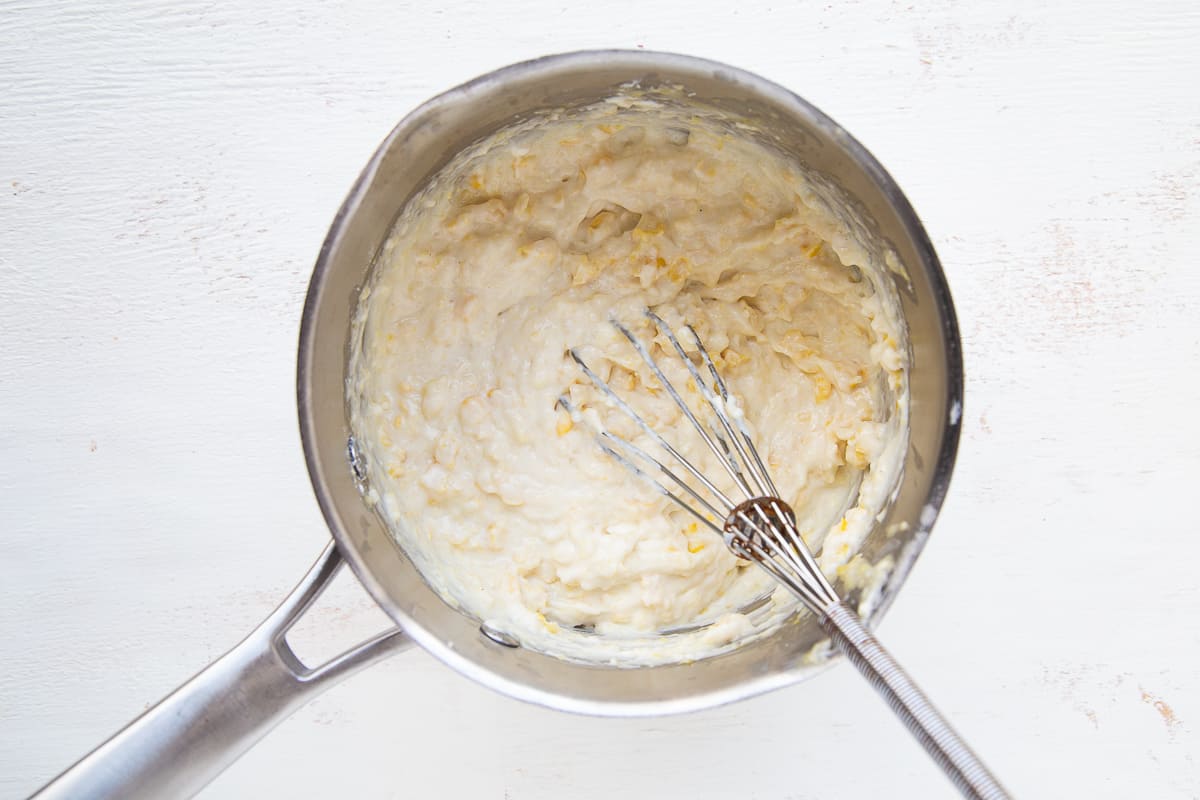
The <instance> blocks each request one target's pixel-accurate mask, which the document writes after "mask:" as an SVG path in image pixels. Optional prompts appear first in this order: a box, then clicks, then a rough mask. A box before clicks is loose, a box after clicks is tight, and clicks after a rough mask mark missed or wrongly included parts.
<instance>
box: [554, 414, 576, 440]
mask: <svg viewBox="0 0 1200 800" xmlns="http://www.w3.org/2000/svg"><path fill="white" fill-rule="evenodd" d="M574 427H575V422H574V421H573V420H572V419H571V418H570V417H561V418H560V419H559V420H558V425H556V426H555V428H554V430H555V432H556V433H557V434H558V435H559V436H566V435H567V434H568V433H570V432H571V429H572V428H574Z"/></svg>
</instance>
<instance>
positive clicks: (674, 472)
mask: <svg viewBox="0 0 1200 800" xmlns="http://www.w3.org/2000/svg"><path fill="white" fill-rule="evenodd" d="M645 314H646V318H647V319H649V320H650V321H651V322H652V323H653V324H654V326H655V327H656V328H657V329H658V330H659V331H660V332H661V333H662V334H663V335H664V336H666V338H667V341H668V342H670V344H671V347H672V349H673V350H674V351H675V354H676V355H677V356H678V357H679V359H680V360H681V361H682V362H683V364H684V366H686V367H687V370H688V372H689V374H690V375H691V378H692V380H693V381H694V383H695V385H696V388H697V389H698V390H699V392H700V395H701V396H702V397H703V399H704V401H705V403H704V406H703V407H702V408H701V409H700V410H699V413H697V410H694V409H692V408H691V407H689V406H688V404H687V403H686V402H685V401H684V399H683V396H682V395H681V394H680V393H679V391H678V390H677V389H676V388H675V386H674V385H673V384H672V383H671V381H670V379H669V378H667V376H666V374H665V373H664V372H663V369H662V367H661V366H659V364H658V363H657V362H656V361H655V359H654V357H653V356H652V355H651V354H650V349H649V348H648V347H647V346H646V345H645V344H644V343H643V342H641V341H640V340H639V339H638V338H637V337H636V336H635V335H634V334H633V333H632V332H631V331H630V330H629V328H627V327H625V326H624V325H623V324H621V323H620V322H619V321H617V320H615V319H614V320H611V322H612V325H613V327H615V328H616V329H617V330H618V331H620V332H621V334H622V335H623V336H624V337H625V338H626V339H628V340H629V343H630V344H632V345H633V347H634V349H635V350H636V351H637V352H638V355H640V356H641V357H642V360H643V361H645V362H646V365H647V366H648V367H649V368H650V371H651V372H652V373H653V374H654V376H655V378H656V379H657V380H658V382H659V384H660V385H661V386H662V388H663V389H664V390H665V391H666V392H667V394H668V395H669V396H670V397H671V399H672V400H673V401H674V402H675V404H676V405H677V406H678V407H679V409H680V411H682V412H683V415H684V416H685V417H687V419H688V421H689V422H691V424H692V426H693V427H694V428H695V430H696V432H697V433H698V434H699V435H700V437H701V439H702V440H703V441H704V443H705V444H706V445H707V446H708V448H709V449H710V450H711V451H712V453H713V454H714V455H715V456H716V458H717V461H718V462H719V463H720V464H721V466H722V467H723V468H724V469H725V471H726V472H727V473H728V474H729V477H730V478H731V479H732V480H733V483H734V484H735V487H736V493H737V494H740V495H741V496H742V497H740V498H736V499H735V498H731V497H730V496H729V495H728V494H726V493H725V492H723V491H722V490H721V489H720V488H718V487H717V485H716V484H715V483H714V482H713V481H712V480H710V479H709V478H708V477H706V476H705V475H704V474H703V473H702V472H701V471H700V470H699V468H697V467H696V466H695V465H694V464H693V463H692V462H691V461H689V460H688V459H687V458H685V457H684V456H683V455H682V454H681V453H680V452H679V450H678V449H676V448H675V447H674V446H673V445H672V444H671V443H670V442H668V441H667V440H666V439H665V438H664V437H663V436H662V435H661V434H659V433H658V432H657V431H655V430H654V429H653V428H652V427H650V425H649V423H647V422H646V420H645V419H644V418H643V417H642V416H641V415H640V414H638V413H637V412H636V411H635V410H634V409H633V408H632V407H631V406H630V405H629V404H628V403H627V402H626V401H625V400H623V399H622V398H621V397H620V396H619V395H618V394H617V393H616V392H615V391H613V389H612V388H611V387H610V386H609V385H608V383H607V382H605V380H604V379H603V378H601V377H600V376H599V375H597V374H596V373H595V372H594V371H593V370H592V369H591V368H590V367H589V366H588V365H587V364H586V363H585V362H584V360H583V359H582V358H581V357H580V355H579V353H578V352H576V350H574V349H572V350H571V351H570V355H571V358H573V359H574V360H575V363H577V364H578V365H579V367H580V369H582V370H583V372H584V374H585V375H587V377H588V379H589V380H590V381H591V382H592V384H593V385H594V386H595V387H596V389H597V390H599V391H600V392H601V393H602V394H603V395H604V396H605V397H606V398H608V400H610V401H611V402H612V404H613V405H614V406H615V407H616V408H617V409H619V410H620V411H621V412H622V413H624V414H625V415H626V416H628V417H629V418H630V419H632V420H633V421H634V422H635V423H636V424H637V426H638V427H639V428H640V429H641V430H642V431H643V432H645V433H646V435H647V436H649V437H650V439H651V440H652V441H654V443H655V444H657V445H658V446H659V447H660V448H661V449H662V450H663V452H664V453H666V455H667V456H668V458H667V459H666V462H669V463H664V461H663V460H660V459H658V458H656V457H655V456H653V455H651V454H650V453H648V452H646V450H644V449H643V448H641V447H639V446H638V445H635V444H634V443H633V442H630V441H629V440H627V439H624V438H622V437H621V436H618V435H616V434H614V433H612V432H611V431H608V430H604V429H599V430H597V431H596V441H597V442H598V443H599V445H600V447H601V449H603V450H604V451H605V452H606V453H608V454H609V455H610V456H612V457H613V458H614V459H616V460H617V461H618V462H619V463H620V464H622V465H623V466H624V467H625V468H626V469H628V470H629V471H630V472H632V473H633V474H635V475H637V476H638V477H639V478H640V479H642V480H643V481H645V482H646V483H647V484H649V485H650V486H652V487H654V489H656V490H657V491H659V492H661V493H662V494H664V495H666V496H667V497H669V498H671V499H672V500H674V501H675V502H676V503H678V504H679V505H680V506H681V507H682V508H684V509H685V510H687V511H688V512H689V513H690V514H692V516H694V517H695V518H696V519H698V520H700V522H701V523H703V524H704V525H706V526H707V527H708V528H710V529H711V530H713V531H714V532H716V533H717V534H718V535H720V536H722V538H723V539H724V540H725V544H726V545H727V546H728V547H729V549H730V550H731V551H732V552H733V553H734V555H736V556H738V557H739V558H744V559H747V560H749V561H753V562H754V563H756V564H758V565H759V566H760V567H762V568H763V569H764V570H766V571H767V572H768V573H770V574H771V576H772V577H774V578H775V579H776V580H777V581H779V582H780V583H782V584H783V585H784V586H786V587H788V588H789V589H790V590H791V591H792V592H793V593H794V594H795V595H796V596H797V597H798V598H799V599H800V600H801V601H802V602H803V603H804V604H805V605H806V606H808V607H809V608H810V609H812V610H813V611H814V612H816V613H818V614H823V613H825V611H826V609H828V608H829V607H830V606H831V605H833V604H836V603H837V602H838V596H837V594H836V593H835V592H834V590H833V587H832V586H831V585H830V584H829V581H828V580H827V579H826V578H825V575H824V574H823V573H822V572H821V570H820V568H819V567H818V566H817V562H816V560H815V559H814V558H813V555H812V553H811V552H809V549H808V547H807V545H805V544H804V540H803V539H802V538H801V536H800V531H799V530H798V528H797V527H796V515H795V512H793V511H792V509H791V507H790V506H789V505H788V504H787V503H786V502H784V501H783V500H782V499H780V497H779V490H778V489H776V488H775V484H774V482H773V481H772V480H771V476H770V474H769V473H768V472H767V467H766V465H765V464H764V463H763V460H762V458H761V457H760V456H759V454H758V450H757V449H756V448H755V446H754V442H753V441H752V440H751V437H750V432H749V429H748V428H747V426H746V424H745V420H744V418H743V417H742V412H741V409H740V406H739V405H738V404H737V401H736V399H735V398H733V397H731V396H730V394H729V389H728V387H727V386H726V385H725V381H724V380H722V378H721V375H720V373H718V372H717V367H716V365H715V364H714V363H713V359H712V357H711V356H710V355H709V353H708V350H707V349H706V348H705V347H704V343H703V342H702V341H701V340H700V336H699V334H697V333H696V330H695V328H693V327H692V326H691V325H687V326H685V330H686V331H687V333H688V335H689V338H690V339H691V340H692V342H693V344H694V345H695V349H696V353H697V355H698V357H699V359H698V360H699V361H700V363H701V364H702V365H703V366H704V367H705V368H706V371H707V372H708V375H709V377H708V378H705V377H704V375H703V374H702V373H701V371H700V368H698V367H697V366H696V363H695V362H694V361H693V359H692V357H691V356H689V355H688V353H687V351H686V350H685V349H684V347H683V345H682V344H681V343H680V341H679V339H678V337H676V335H675V332H674V331H672V330H671V327H670V326H669V325H667V323H666V322H664V321H663V319H662V318H661V317H659V316H658V315H657V314H655V313H654V312H653V311H650V310H649V309H647V310H646V312H645ZM559 403H560V404H561V405H562V407H563V408H564V409H566V411H567V412H568V413H570V414H571V415H572V416H573V417H575V416H578V413H577V410H576V408H575V406H574V405H573V404H572V402H571V400H570V398H568V397H567V396H566V395H565V394H564V395H562V396H561V397H559ZM705 408H706V409H707V410H705ZM701 417H705V418H706V420H705V421H702V420H701ZM671 463H673V464H674V465H675V466H674V468H672V466H670V464H671ZM680 470H681V471H682V472H683V473H684V476H681V475H680V474H679V471H680ZM657 475H661V476H662V478H663V479H660V478H659V477H657ZM664 480H665V482H664Z"/></svg>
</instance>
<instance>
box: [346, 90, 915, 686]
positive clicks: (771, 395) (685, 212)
mask: <svg viewBox="0 0 1200 800" xmlns="http://www.w3.org/2000/svg"><path fill="white" fill-rule="evenodd" d="M855 230H857V229H856V228H854V227H853V226H848V225H847V224H845V223H844V222H843V221H842V220H841V219H840V218H839V216H838V215H837V213H835V212H834V211H833V210H831V207H830V205H829V203H828V202H826V201H825V200H824V199H823V195H821V194H820V193H819V192H818V191H815V190H814V187H813V185H812V184H811V183H810V182H809V181H808V180H806V178H805V176H804V174H803V172H802V171H801V169H800V167H799V166H798V165H796V164H794V163H793V162H791V161H789V160H787V159H785V158H784V157H783V156H782V155H780V154H778V153H777V152H776V151H775V150H773V149H772V148H770V147H768V146H766V145H764V144H761V143H759V142H758V141H756V140H755V139H753V138H752V137H750V136H746V135H741V134H739V133H738V132H737V129H736V128H735V127H731V126H729V125H727V124H723V123H721V122H720V121H718V120H717V119H716V118H709V117H707V116H705V115H703V114H699V113H698V112H696V111H695V110H694V109H693V110H686V109H682V108H679V107H677V106H675V105H672V104H671V103H669V102H660V101H659V100H656V99H654V98H652V97H646V96H643V95H636V96H635V95H632V94H631V95H630V96H628V97H625V96H621V97H616V98H613V99H611V100H610V101H608V102H606V103H602V104H599V105H597V106H594V107H591V108H589V109H587V110H585V111H579V110H576V111H573V112H571V113H569V114H567V113H560V114H554V115H547V116H543V117H541V118H539V119H537V120H532V121H528V122H526V123H523V124H522V125H519V126H517V127H515V128H512V129H510V130H507V131H504V132H501V133H499V134H496V135H494V136H492V137H489V138H488V139H487V140H485V141H483V142H481V143H479V144H478V145H476V146H474V147H472V148H470V149H469V150H468V151H466V152H465V153H463V154H461V155H460V156H459V157H457V158H456V159H455V160H454V161H453V162H452V163H451V164H450V165H448V166H447V167H446V168H445V169H443V170H442V171H441V172H440V173H439V174H438V176H437V177H436V179H435V180H434V181H433V182H432V183H431V185H430V186H429V187H428V188H427V189H426V190H425V191H424V192H422V193H421V194H420V195H418V196H417V197H415V198H414V199H413V200H412V201H410V202H409V204H408V205H407V207H406V209H405V211H404V212H403V213H402V215H401V217H400V219H399V221H398V222H397V225H396V228H395V230H394V231H393V233H392V235H391V236H390V237H389V239H388V241H387V243H386V245H385V246H384V248H383V250H382V252H381V253H380V256H379V260H378V263H377V264H376V266H375V271H374V273H373V277H372V280H371V282H370V283H369V284H368V286H367V287H366V288H364V290H363V292H362V297H361V300H360V306H359V313H358V318H357V322H356V333H357V336H358V337H359V339H358V340H357V346H356V347H355V348H354V354H353V357H352V364H351V373H350V380H349V382H348V391H349V400H350V407H351V417H352V419H351V423H352V428H353V431H354V434H355V436H356V439H357V441H358V445H359V448H360V450H361V452H362V454H363V457H364V460H365V461H366V465H367V470H368V475H369V481H368V485H369V487H370V488H369V490H368V498H369V499H370V500H371V501H372V502H375V503H377V504H378V506H379V509H380V512H381V513H382V515H383V516H384V517H385V519H386V520H387V521H388V523H389V526H390V528H391V529H392V531H393V532H394V534H395V535H396V536H397V538H398V540H399V542H400V543H401V545H402V546H403V547H404V549H405V551H406V552H407V553H408V554H409V556H410V557H411V558H413V559H414V561H415V563H416V565H417V566H418V568H419V569H420V570H421V572H422V574H423V575H424V576H425V577H426V578H427V580H428V581H429V582H430V584H431V585H432V586H433V587H434V588H435V589H437V590H438V591H439V593H441V594H442V595H443V597H444V598H445V599H446V600H448V601H449V602H451V603H453V604H455V605H456V606H458V607H460V608H461V609H463V610H464V611H465V612H467V613H469V614H472V615H474V616H476V617H477V618H479V619H480V620H481V621H482V622H486V623H487V625H488V626H489V627H491V628H492V629H494V630H498V631H502V632H504V633H506V634H508V635H510V636H512V637H514V638H515V639H517V640H519V641H520V642H521V643H522V644H523V645H525V646H528V647H533V648H536V649H539V650H542V651H544V652H548V653H551V654H555V655H560V656H563V657H569V658H575V659H584V660H593V661H604V662H610V663H622V664H631V665H632V664H645V663H657V662H663V661H677V660H683V659H692V658H698V657H702V656H705V655H708V654H711V653H714V652H718V651H720V650H721V649H722V648H724V647H728V646H732V645H734V644H736V643H738V642H739V641H742V640H744V639H745V638H746V637H749V636H753V635H757V634H759V633H762V632H764V631H765V630H767V629H769V628H771V627H772V626H773V625H777V624H778V622H779V620H780V619H782V618H783V617H784V616H786V614H785V613H783V612H784V611H786V612H788V613H790V611H791V610H792V609H793V608H794V606H793V605H792V604H791V602H790V599H789V600H786V601H785V599H784V598H783V597H782V592H780V594H778V595H776V596H775V598H774V599H773V601H772V602H771V603H768V604H767V605H768V606H770V607H773V608H775V613H773V614H772V613H767V612H764V611H763V610H762V609H760V610H759V611H757V612H753V613H751V612H750V608H751V607H753V606H754V605H755V601H756V600H761V599H762V598H764V597H765V596H766V595H768V594H770V593H771V592H772V591H773V590H774V589H775V588H776V587H775V586H774V584H773V582H772V581H771V579H770V578H769V577H768V576H767V575H766V574H765V573H763V571H762V570H759V569H757V568H756V567H754V566H753V565H751V564H749V563H748V562H745V561H740V560H739V559H737V558H735V557H734V556H733V555H732V554H731V553H730V552H729V551H728V550H727V549H726V547H725V546H724V544H723V542H722V541H721V539H720V538H719V537H718V536H717V535H715V534H714V533H712V532H711V531H709V530H708V529H706V528H705V527H704V526H700V525H698V524H697V522H696V520H695V519H693V518H692V517H690V516H688V515H687V514H686V512H684V511H683V510H682V509H680V508H679V507H678V506H676V505H675V504H674V503H672V502H671V501H670V500H669V499H668V498H666V497H664V496H662V495H661V494H658V493H656V492H655V491H653V490H652V489H651V488H649V487H647V486H646V485H644V484H643V483H642V482H640V481H639V480H637V479H636V478H635V477H633V476H632V475H630V474H629V473H628V472H627V471H626V470H625V469H624V468H622V467H621V466H620V465H619V464H617V463H616V462H615V461H613V460H612V459H611V458H610V457H608V456H607V455H605V454H604V453H603V452H602V451H601V450H600V448H599V447H598V446H597V444H596V442H595V440H594V438H593V433H594V429H595V428H596V427H598V426H604V427H607V428H608V429H610V430H613V431H615V432H618V433H621V434H622V435H624V436H626V437H628V438H630V439H632V440H633V441H635V442H637V443H638V444H640V445H643V446H645V447H646V449H647V450H653V449H654V446H653V445H652V444H651V443H650V441H649V440H648V439H647V437H645V436H644V434H641V433H640V431H638V430H637V429H636V428H635V427H634V426H633V425H632V423H630V422H629V421H628V420H627V419H625V418H624V417H622V416H621V415H620V414H619V413H618V412H616V411H615V410H614V409H612V408H610V407H609V405H608V404H606V402H605V401H604V400H603V399H602V398H601V397H600V396H599V394H598V393H597V392H596V390H595V389H594V387H592V386H591V384H590V383H589V382H588V380H587V378H586V377H585V376H584V375H583V374H582V373H581V371H580V370H579V368H578V366H577V365H576V364H575V363H574V362H573V361H572V360H571V359H570V357H569V356H568V355H567V351H568V349H569V348H577V349H578V351H579V352H580V354H581V355H582V356H583V357H584V359H585V360H586V361H587V362H588V364H589V365H590V366H591V367H592V368H593V369H594V370H596V371H597V372H598V373H599V374H600V375H601V376H602V377H603V378H605V379H606V380H607V381H608V382H609V384H610V385H611V386H613V387H614V389H616V390H617V391H618V392H619V393H621V395H622V396H623V397H624V398H625V399H627V400H628V401H629V402H630V403H631V404H632V405H634V406H635V407H636V408H638V410H639V411H640V412H642V413H643V415H644V416H645V417H646V418H647V419H648V420H649V422H650V424H651V425H652V426H653V427H654V428H655V429H656V430H657V431H659V432H660V433H662V434H664V435H665V436H666V437H667V438H668V439H670V440H672V442H673V443H674V444H675V445H676V446H677V447H678V448H679V449H680V450H681V451H682V452H683V453H684V454H685V455H687V456H688V457H689V458H691V459H692V460H693V461H694V462H695V463H697V464H699V465H702V468H703V469H704V470H705V471H706V473H707V474H708V475H710V476H712V477H713V478H714V479H718V481H719V479H721V478H722V477H723V472H722V471H721V469H720V468H719V467H718V466H717V464H716V462H715V460H714V459H713V458H712V456H711V454H710V453H709V452H708V451H707V449H706V448H705V446H704V445H703V443H702V442H701V441H700V439H699V438H698V437H697V436H696V435H695V433H694V431H692V430H691V429H690V427H689V426H688V424H687V422H686V420H684V419H683V418H682V417H681V415H680V412H679V410H678V409H677V408H676V407H675V405H674V403H673V402H671V400H670V399H669V397H668V396H667V395H666V393H665V392H663V391H662V390H661V388H660V387H659V386H658V383H657V381H656V379H655V378H654V377H653V375H652V374H651V373H650V372H649V370H648V369H647V368H646V367H645V366H644V364H642V362H641V360H640V358H639V357H638V355H637V353H636V352H635V351H634V350H633V349H632V348H631V347H630V345H629V343H628V342H627V341H626V340H625V339H623V338H622V337H621V336H620V335H619V334H618V333H617V332H616V331H615V330H614V329H613V327H612V326H611V324H610V322H609V320H610V318H615V319H619V320H621V321H622V322H624V323H625V324H627V325H628V326H630V327H631V328H632V329H633V330H634V332H635V333H637V334H638V335H639V336H640V337H642V339H643V340H644V341H651V340H652V341H653V343H654V344H653V350H654V352H655V353H656V354H657V355H658V356H660V358H659V360H660V363H661V364H663V366H664V367H667V368H668V374H669V376H670V377H671V379H672V380H673V381H674V382H675V384H676V385H677V386H680V387H684V386H687V384H688V378H687V374H686V372H685V370H684V368H683V366H682V365H681V364H680V363H679V362H678V361H677V360H676V359H675V357H674V355H673V354H672V353H671V351H670V350H669V349H664V348H669V347H670V346H669V344H668V343H667V342H666V340H665V338H664V337H662V336H657V338H655V332H654V330H653V328H652V327H651V325H650V324H649V322H648V321H647V320H646V318H645V316H644V312H645V310H646V309H647V308H650V309H653V310H654V311H655V312H656V313H658V314H659V315H660V316H662V317H663V318H664V319H665V320H666V321H667V322H668V323H670V324H671V325H672V326H673V327H675V328H676V330H680V329H682V326H683V325H684V324H685V323H690V324H691V325H693V326H694V327H695V328H696V330H697V331H698V333H699V334H700V336H701V337H702V338H703V340H704V342H705V345H706V346H707V348H708V350H709V351H710V352H711V353H712V355H713V357H714V359H715V360H716V364H717V367H718V368H719V369H720V370H721V372H722V375H723V377H724V378H725V380H726V381H727V383H728V384H729V387H730V390H731V391H732V393H733V394H734V395H736V396H737V397H738V398H739V402H740V405H741V407H742V409H743V410H744V414H745V419H746V421H747V423H748V425H749V426H750V428H751V430H752V432H753V435H754V439H755V442H756V444H757V446H758V448H759V451H760V452H761V454H762V455H763V458H764V460H765V461H766V462H767V464H768V466H769V469H770V470H771V473H772V477H773V478H774V480H775V482H776V484H777V485H778V486H779V488H780V491H781V493H782V494H783V497H784V499H785V500H787V501H788V502H790V503H791V504H792V506H793V507H794V508H795V510H796V513H797V517H798V519H799V522H800V526H801V528H802V532H803V534H804V536H805V538H806V539H807V540H808V541H809V543H810V544H811V545H813V546H814V547H819V548H821V556H820V558H821V564H822V567H823V569H824V570H825V571H826V572H827V573H828V574H830V575H834V574H835V573H836V572H837V571H838V570H839V569H841V570H842V574H843V577H851V578H853V577H854V576H855V575H857V576H858V577H857V579H858V580H860V581H862V580H865V578H864V577H863V575H864V573H866V574H868V575H869V573H870V572H871V570H872V569H873V567H872V565H867V564H862V563H859V562H861V559H857V560H855V561H854V562H853V563H851V559H852V557H854V555H855V553H856V551H857V548H858V546H859V544H860V543H861V541H862V539H863V538H864V537H865V535H866V533H867V532H868V530H869V529H870V527H871V526H872V525H873V524H875V521H876V519H877V518H878V517H879V515H880V514H881V513H882V511H883V509H884V507H885V506H886V503H887V500H888V497H889V495H890V494H891V492H892V491H893V489H894V487H895V484H896V480H897V477H898V474H899V469H900V463H901V459H902V455H903V450H904V440H905V431H906V422H907V392H906V384H905V369H906V345H905V342H904V337H903V326H902V325H901V324H900V323H899V321H898V320H899V314H898V312H897V311H896V307H897V306H896V303H895V300H894V294H893V292H892V290H891V288H890V286H891V283H890V281H889V280H888V279H887V278H886V277H885V276H882V269H881V267H880V266H879V264H881V263H882V259H881V258H879V257H877V255H876V254H875V253H874V251H873V250H872V247H873V245H872V243H870V242H864V241H862V240H861V238H862V237H861V236H856V234H855V233H854V231H855ZM564 392H565V393H567V394H568V395H569V396H570V398H571V401H572V404H573V405H574V406H576V407H577V408H579V409H581V411H580V413H579V414H578V415H576V417H575V418H572V416H571V415H569V414H568V413H567V412H566V411H565V410H563V408H562V407H561V406H560V405H559V404H558V403H557V399H558V397H559V396H560V395H561V394H563V393H564ZM688 393H689V394H690V395H691V396H692V398H693V399H696V398H697V397H698V395H697V394H696V390H695V387H694V385H692V386H691V387H689V390H688ZM847 570H848V571H847ZM759 605H762V603H759ZM781 609H782V611H781ZM743 612H745V613H743ZM756 615H757V616H756ZM670 631H676V633H674V634H673V635H667V636H664V635H662V634H663V632H670Z"/></svg>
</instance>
